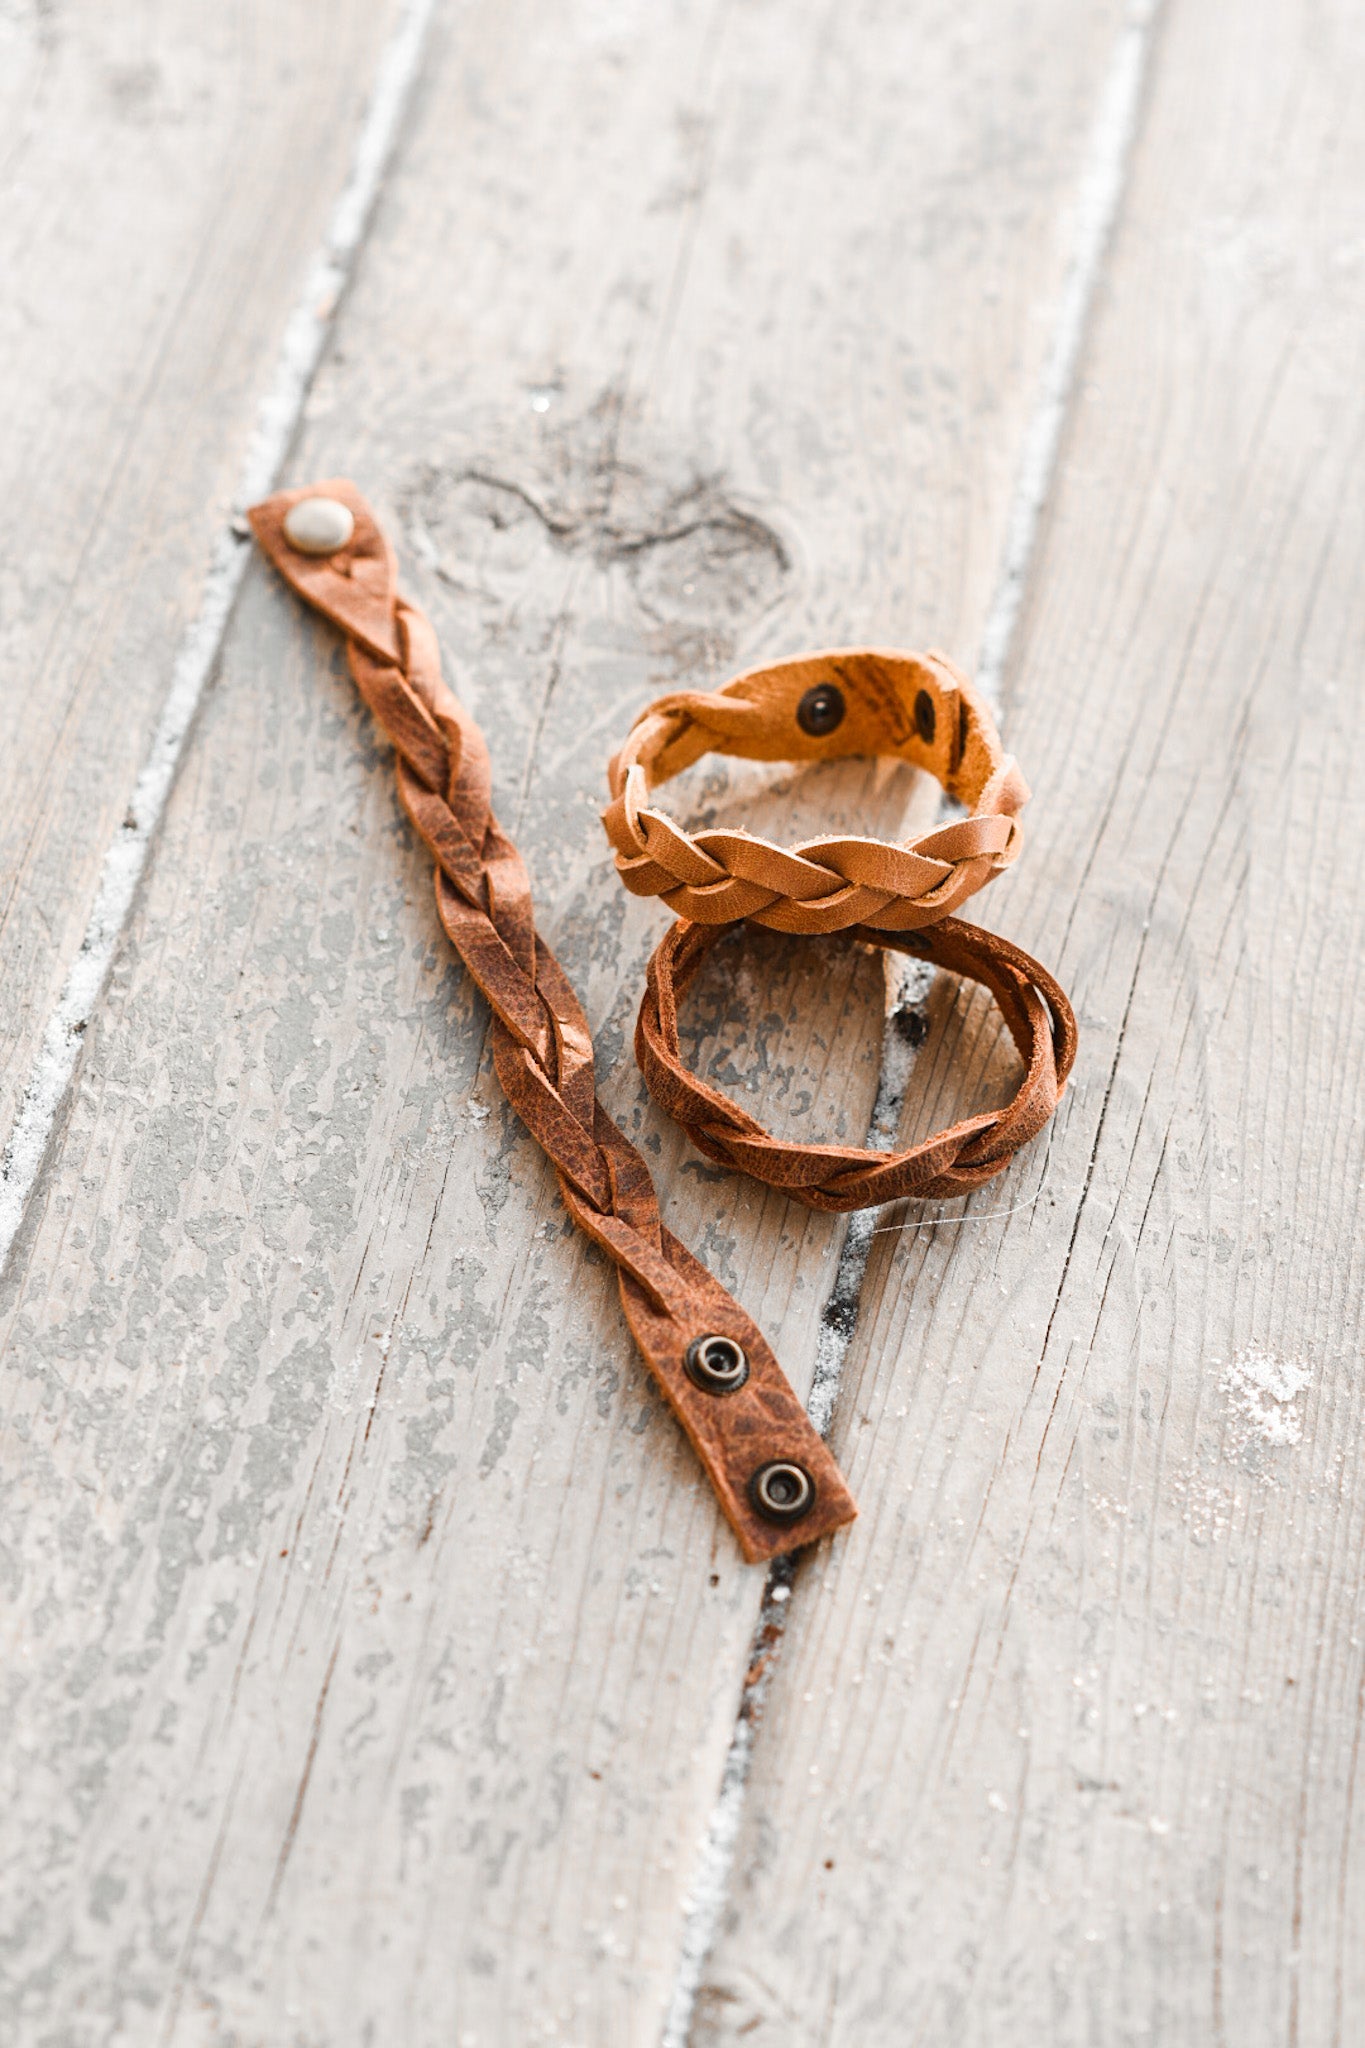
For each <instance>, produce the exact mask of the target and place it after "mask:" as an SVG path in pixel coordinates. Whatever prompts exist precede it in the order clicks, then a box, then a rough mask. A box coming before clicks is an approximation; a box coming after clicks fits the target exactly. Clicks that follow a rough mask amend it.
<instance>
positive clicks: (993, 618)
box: [660, 0, 1161, 2048]
mask: <svg viewBox="0 0 1365 2048" xmlns="http://www.w3.org/2000/svg"><path fill="white" fill-rule="evenodd" d="M1160 11H1161V0H1135V4H1134V5H1132V6H1131V7H1130V8H1129V10H1128V14H1127V19H1126V20H1125V23H1124V26H1123V28H1122V29H1121V30H1120V32H1119V37H1118V41H1117V43H1116V45H1115V48H1114V51H1113V54H1112V56H1111V57H1110V60H1109V64H1108V68H1107V70H1106V72H1105V76H1104V82H1103V84H1102V86H1101V90H1100V97H1099V101H1098V104H1097V106H1096V111H1095V116H1094V120H1093V121H1092V124H1091V129H1090V136H1089V140H1088V143H1087V146H1086V150H1085V154H1084V157H1083V160H1082V169H1081V177H1080V182H1079V185H1078V187H1077V191H1076V198H1075V203H1074V211H1073V221H1074V228H1073V234H1072V246H1071V251H1070V256H1069V259H1068V262H1067V266H1066V270H1065V273H1064V275H1063V281H1062V288H1061V292H1060V294H1059V296H1058V300H1057V310H1056V314H1055V316H1054V321H1053V331H1052V342H1051V346H1050V348H1049V350H1048V354H1047V359H1046V362H1045V365H1044V368H1043V372H1042V376H1041V379H1040V382H1039V387H1038V394H1037V397H1036V399H1035V402H1034V406H1033V410H1032V412H1031V414H1030V416H1029V419H1028V422H1027V425H1026V427H1025V430H1024V437H1023V441H1022V444H1021V447H1020V454H1019V466H1018V470H1017V473H1016V477H1015V486H1014V491H1013V493H1012V496H1011V500H1010V507H1009V513H1008V517H1007V520H1006V525H1005V542H1004V549H1003V553H1002V556H1001V562H1000V568H999V572H998V574H997V578H996V584H995V590H994V593H993V595H992V599H991V603H990V607H989V609H988V611H987V614H986V621H985V625H984V626H983V628H982V634H981V648H980V654H979V658H978V662H977V667H976V681H977V686H978V688H979V689H980V690H981V691H982V694H983V695H984V696H985V698H986V701H987V703H988V704H989V705H990V706H991V708H992V710H993V711H994V712H995V713H996V715H997V717H998V716H999V714H1000V705H1001V696H1002V688H1003V683H1004V677H1005V670H1006V667H1007V664H1008V662H1009V658H1010V654H1011V650H1012V648H1013V644H1014V638H1015V634H1016V631H1017V629H1018V623H1019V616H1020V612H1021V610H1022V607H1023V602H1024V595H1025V592H1026V590H1027V587H1028V581H1029V576H1030V572H1031V570H1032V567H1033V561H1034V557H1035V555H1036V553H1037V547H1038V538H1039V535H1040V533H1041V530H1042V525H1043V518H1044V515H1045V512H1046V509H1047V503H1048V499H1049V497H1050V495H1051V492H1052V487H1053V484H1054V481H1055V478H1056V473H1057V463H1058V457H1059V455H1060V452H1061V444H1062V436H1063V433H1064V431H1065V428H1066V422H1067V418H1068V415H1069V412H1070V409H1071V404H1072V400H1073V397H1074V393H1075V386H1076V378H1077V373H1078V371H1079V368H1080V362H1081V355H1082V351H1083V349H1084V346H1085V341H1086V335H1087V332H1088V329H1089V324H1090V312H1091V308H1092V306H1093V304H1094V298H1095V292H1096V288H1097V286H1098V283H1099V279H1100V274H1101V271H1102V270H1103V267H1104V262H1105V258H1106V254H1107V252H1108V248H1109V243H1110V239H1111V236H1112V234H1113V230H1114V224H1115V221H1116V220H1117V218H1118V213H1119V208H1120V206H1121V205H1122V202H1123V197H1124V193H1125V191H1126V189H1127V184H1128V177H1129V171H1130V167H1131V164H1132V157H1133V147H1134V143H1135V141H1136V138H1137V131H1138V123H1139V117H1140V113H1141V108H1142V101H1143V92H1144V85H1145V81H1146V76H1147V70H1148V66H1149V61H1150V56H1151V49H1152V44H1153V40H1154V35H1155V29H1156V25H1157V21H1158V19H1159V16H1160ZM907 967H908V972H907V973H905V974H904V975H903V976H901V975H894V976H893V975H888V979H887V1018H886V1028H885V1031H884V1033H883V1038H882V1071H881V1078H880V1080H879V1082H878V1086H877V1095H876V1100H875V1102H874V1104H873V1108H872V1117H871V1122H870V1127H869V1130H868V1139H867V1142H868V1147H869V1149H870V1150H873V1151H890V1150H891V1149H892V1148H893V1147H894V1145H895V1142H896V1137H897V1133H898V1131H899V1128H900V1121H901V1115H902V1112H903V1110H904V1106H905V1096H906V1091H907V1088H908V1085H909V1081H910V1074H911V1070H912V1069H913V1067H914V1063H915V1049H914V1047H913V1045H912V1043H911V1038H912V1036H914V1035H919V1036H922V1034H913V1033H912V1032H911V1031H909V1030H907V1029H906V1026H907V1024H908V1023H909V1022H910V1020H911V1019H912V1018H913V1017H915V1016H916V1015H918V1016H920V1017H923V1016H924V1003H925V1000H926V997H927V994H928V987H929V982H930V980H931V978H932V977H931V974H930V972H929V970H927V969H925V968H924V967H923V965H922V963H915V962H910V963H907ZM926 1021H927V1020H926ZM880 1213H881V1211H879V1210H875V1209H873V1210H859V1211H856V1212H855V1213H854V1214H853V1215H852V1217H851V1218H850V1219H849V1226H848V1230H847V1232H846V1233H845V1237H844V1242H843V1246H842V1248H841V1250H840V1253H839V1262H838V1266H837V1267H836V1270H835V1275H834V1285H833V1287H832V1289H831V1291H830V1296H829V1299H828V1301H827V1302H826V1304H825V1308H824V1311H823V1313H822V1317H821V1328H820V1341H819V1347H818V1350H817V1354H816V1363H815V1373H814V1377H813V1379H812V1382H811V1391H810V1398H809V1400H808V1402H807V1408H808V1410H809V1413H810V1417H811V1420H812V1421H813V1422H814V1423H815V1426H816V1428H817V1429H818V1430H819V1431H820V1433H821V1435H822V1436H824V1435H827V1434H828V1431H829V1428H830V1425H831V1423H832V1422H833V1419H834V1407H835V1402H836V1400H837V1398H838V1394H839V1387H840V1382H841V1380H842V1377H843V1370H844V1363H845V1360H846V1358H847V1356H848V1351H849V1346H850V1344H851V1343H852V1340H853V1334H854V1331H855V1330H856V1328H857V1323H858V1313H859V1308H860V1306H861V1300H862V1291H863V1283H864V1281H865V1279H866V1276H867V1263H868V1258H869V1255H870V1253H871V1249H872V1240H873V1238H874V1237H875V1236H876V1235H877V1234H878V1232H877V1228H876V1224H877V1217H878V1215H879V1214H880ZM794 1584H795V1570H794V1566H793V1562H792V1560H791V1559H790V1558H781V1559H778V1560H777V1562H776V1563H775V1564H774V1565H773V1567H772V1568H771V1570H770V1571H769V1574H768V1579H767V1582H766V1585H765V1588H764V1595H763V1603H762V1606H761V1608H760V1611H759V1618H758V1624H757V1627H756V1630H755V1633H754V1638H753V1645H752V1649H751V1652H750V1660H749V1674H750V1675H749V1676H748V1677H746V1681H745V1689H744V1692H743V1694H742V1696H741V1699H740V1705H739V1711H738V1714H737V1716H736V1720H735V1727H734V1733H733V1735H732V1737H731V1741H730V1747H729V1751H728V1753H727V1755H726V1759H725V1764H724V1767H723V1770H722V1772H721V1782H720V1789H719V1792H718V1794H717V1797H716V1802H715V1805H714V1806H713V1808H712V1810H711V1814H710V1816H709V1818H708V1821H707V1825H706V1829H705V1832H704V1834H703V1837H702V1842H701V1847H700V1851H699V1854H698V1858H697V1864H696V1867H695V1871H694V1874H693V1879H692V1883H691V1885H690V1887H689V1890H688V1894H687V1897H686V1900H685V1903H684V1920H683V1931H682V1939H681V1942H680V1945H679V1959H678V1969H677V1974H676V1977H675V1979H674V1984H673V1992H672V1996H671V1998H670V2000H669V2005H668V2010H667V2013H666V2015H665V2019H664V2027H663V2034H662V2036H661V2041H660V2048H688V2044H689V2041H690V2038H691V2033H692V2020H693V2015H694V2013H695V2010H696V2002H697V1995H698V1993H699V1992H700V1990H701V1982H702V1976H703V1973H704V1971H705V1968H706V1963H707V1959H708V1957H709V1956H710V1954H711V1950H712V1948H713V1946H714V1943H715V1938H716V1935H717V1933H718V1932H719V1929H720V1923H721V1918H722V1915H723V1914H724V1912H725V1909H726V1906H727V1905H728V1903H729V1898H730V1884H731V1876H732V1873H733V1868H734V1858H735V1851H736V1848H737V1845H738V1841H739V1831H740V1825H741V1822H742V1819H743V1814H744V1804H745V1799H746V1795H747V1791H748V1780H749V1770H750V1765H751V1763H752V1760H753V1753H754V1742H755V1728H756V1723H757V1719H758V1716H759V1714H760V1712H761V1709H762V1700H763V1693H764V1692H765V1690H766V1688H767V1685H768V1682H769V1681H770V1679H771V1675H772V1669H773V1665H774V1662H775V1660H776V1657H777V1655H778V1654H779V1652H780V1648H781V1641H782V1636H783V1633H784V1631H785V1628H786V1624H787V1622H788V1620H789V1617H790V1611H791V1610H790V1599H791V1595H792V1591H793V1589H794ZM755 1673H759V1674H761V1675H760V1676H758V1677H757V1678H755V1677H754V1674H755Z"/></svg>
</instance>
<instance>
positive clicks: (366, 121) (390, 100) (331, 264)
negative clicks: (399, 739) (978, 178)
mask: <svg viewBox="0 0 1365 2048" xmlns="http://www.w3.org/2000/svg"><path fill="white" fill-rule="evenodd" d="M434 9H435V0H405V4H404V6H403V8H402V10H401V12H400V14H399V18H398V21H397V23H396V25H395V27H394V29H393V32H392V34H391V35H390V37H389V39H388V41H387V43H386V44H385V45H384V48H383V50H382V51H381V53H380V58H379V63H378V66H377V67H376V71H375V77H374V84H373V87H372V89H371V92H370V98H369V103H368V105H367V107H366V110H365V114H364V118H363V120H362V122H361V125H360V129H359V132H358V134H357V137H356V143H355V149H354V151H353V154H352V157H351V163H350V168H349V170H348V172H347V175H346V181H345V183H344V184H343V186H342V188H341V192H340V194H339V195H338V198H337V201H336V204H335V206H334V207H333V209H332V214H331V218H330V220H329V221H328V224H327V227H326V229H325V230H324V233H323V236H322V240H321V242H320V243H319V245H318V247H317V250H316V251H315V253H314V255H313V257H312V259H311V261H310V262H309V264H308V268H307V270H306V272H305V274H304V280H303V287H302V290H301V291H300V293H299V296H298V298H297V300H296V301H295V303H294V307H293V310H292V312H291V313H290V315H289V318H288V320H287V322H286V323H285V329H284V334H283V337H282V339H281V342H280V348H279V353H278V355H277V357H276V359H275V364H274V368H273V370H272V372H271V376H270V381H269V383H268V384H267V386H266V389H265V391H264V393H263V395H262V397H261V400H260V403H259V405H258V407H257V411H256V418H255V422H254V424H253V427H252V432H251V438H250V440H249V441H248V443H247V449H246V455H245V458H244V460H243V464H242V470H241V474H240V475H239V477H238V480H237V488H236V492H235V494H234V500H233V509H234V514H235V513H237V512H239V511H240V510H241V508H242V507H244V506H246V505H250V504H253V503H254V502H255V501H256V499H258V498H263V497H265V496H266V494H267V493H268V492H269V491H270V490H271V489H272V488H273V486H274V484H275V480H276V477H277V475H278V473H279V470H280V468H281V466H282V464H283V463H284V460H285V458H286V456H287V455H288V453H289V450H290V447H291V446H292V444H293V440H294V436H295V434H296V432H297V429H298V426H299V422H300V420H301V418H302V415H303V408H304V405H305V403H306V401H307V398H308V394H309V391H310V390H311V388H312V383H313V378H314V375H315V374H316V371H317V367H318V364H319V362H320V361H321V359H322V353H323V350H324V348H325V347H326V345H327V342H328V339H329V338H330V335H331V332H332V327H333V324H334V322H335V319H336V314H337V308H338V306H339V304H340V302H341V298H342V295H343V294H344V292H345V290H346V287H347V285H348V284H349V283H350V280H351V277H352V274H353V272H354V270H355V265H356V261H357V258H358V257H359V254H360V251H361V249H362V247H363V245H364V241H365V236H366V233H367V230H368V228H369V225H370V222H371V219H372V218H373V214H374V208H375V202H376V200H377V199H378V196H379V192H380V188H381V186H382V184H383V181H384V175H385V172H386V171H387V169H388V166H389V162H390V159H391V157H392V155H393V150H394V145H395V142H396V139H397V136H398V132H399V128H400V125H401V123H402V120H403V116H404V114H405V112H406V110H407V107H408V104H409V102H410V100H411V98H412V94H413V91H414V89H415V86H416V83H417V79H418V76H419V74H420V70H421V59H422V50H423V47H424V44H425V42H426V35H427V30H428V27H429V25H430V22H431V17H432V14H433V12H434ZM250 556H251V548H250V546H249V545H248V538H247V537H246V536H245V535H244V534H243V533H241V532H240V531H239V529H238V523H237V521H236V519H235V518H234V520H233V521H231V522H230V523H229V524H228V525H227V526H225V527H224V529H223V530H222V532H221V533H220V534H219V536H218V539H217V541H216V542H215V543H214V547H213V550H212V553H211V555H210V557H209V564H208V568H207V571H206V573H205V577H204V584H203V590H202V593H201V596H200V602H199V609H198V611H197V613H196V614H195V617H194V618H193V620H192V621H191V623H190V625H189V626H188V627H187V629H186V631H185V633H184V635H183V637H182V639H181V641H180V645H179V647H178V648H177V650H176V655H175V661H174V664H173V667H172V670H171V680H170V685H169V688H168V690H167V693H166V697H165V701H164V702H163V704H162V707H161V715H160V717H159V719H158V721H157V725H156V730H155V732H154V733H153V735H152V741H151V745H150V747H149V749H148V752H147V757H146V759H145V761H144V762H143V765H142V768H141V770H140V772H139V774H138V778H137V781H136V783H135V784H134V787H133V794H132V799H131V802H130V803H129V805H128V808H127V812H126V814H125V817H124V820H123V823H122V825H121V826H120V828H119V830H118V831H117V832H116V833H115V834H114V837H113V839H112V840H111V841H110V844H109V846H108V848H107V850H106V852H105V856H104V859H103V861H102V862H101V864H100V870H99V877H98V880H97V883H96V888H95V897H94V903H93V906H92V908H91V912H90V918H89V922H88V923H87V925H86V928H85V932H84V935H83V937H82V939H81V944H80V948H79V951H78V952H77V954H76V957H75V959H74V961H73V962H72V964H71V967H70V969H69V970H68V973H67V977H66V981H65V983H64V985H63V987H62V991H61V994H60V996H59V997H58V999H57V1004H56V1007H55V1008H54V1010H53V1011H52V1014H51V1016H50V1017H49V1018H48V1021H47V1025H46V1027H45V1029H44V1032H43V1037H42V1042H41V1044H40V1046H39V1049H38V1053H37V1056H36V1058H35V1060H34V1063H33V1067H32V1070H31V1072H30V1074H29V1077H28V1080H27V1082H26V1084H25V1086H24V1090H23V1093H22V1095H21V1097H20V1103H19V1110H18V1114H17V1115H16V1117H15V1120H14V1125H13V1128H12V1130H11V1132H10V1138H9V1143H8V1145H7V1147H6V1149H5V1153H4V1157H3V1159H0V1274H3V1272H4V1270H5V1267H6V1265H7V1264H8V1262H9V1258H10V1254H11V1252H12V1251H13V1249H14V1245H15V1241H16V1239H17V1238H18V1236H19V1233H20V1231H21V1230H22V1228H23V1224H24V1218H25V1215H26V1214H27V1211H28V1205H29V1202H30V1200H31V1199H32V1196H33V1193H34V1190H35V1188H36V1187H37V1185H38V1179H39V1175H40V1174H41V1172H42V1167H43V1162H44V1160H45V1159H46V1157H47V1154H48V1148H49V1146H50V1145H51V1143H52V1139H53V1135H54V1132H55V1130H56V1127H57V1123H58V1120H59V1118H60V1116H61V1112H62V1106H63V1104H64V1103H65V1101H66V1099H67V1094H68V1091H69V1089H70V1087H71V1083H72V1080H73V1077H74V1075H75V1072H76V1065H77V1061H78V1059H79V1056H80V1049H81V1043H82V1037H83V1034H84V1032H85V1030H86V1028H87V1026H88V1025H89V1023H90V1021H91V1019H92V1018H93V1016H94V1014H95V1010H96V1006H97V1005H98V1003H99V1001H100V998H101V996H102V994H103V992H104V989H105V986H106V984H107V982H108V979H109V973H110V970H111V968H112V966H113V964H114V960H115V957H116V955H117V952H118V948H119V943H120V941H121V939H122V936H123V932H124V929H125V927H126V925H127V923H128V919H129V916H130V914H131V912H132V908H133V904H134V902H135V900H136V897H137V893H138V889H139V886H140V884H141V882H142V878H143V876H144V874H145V873H146V871H147V863H148V859H149V857H150V853H151V848H152V845H153V843H154V841H155V838H156V835H157V832H158V829H159V827H160V824H161V820H162V818H163V817H164V816H165V813H166V807H167V804H168V803H169V801H170V795H171V790H172V788H173V787H174V784H175V777H176V772H177V770H178V768H179V766H180V761H181V758H182V756H183V754H184V751H185V745H186V742H187V740H188V738H189V734H190V730H191V728H192V726H193V723H194V718H195V713H196V712H197V711H198V708H199V704H200V702H201V700H202V698H203V694H204V690H205V687H206V685H207V683H208V679H209V677H210V675H211V674H212V673H213V669H214V666H215V664H216V662H217V660H218V655H219V652H220V650H221V648H222V644H223V639H224V635H225V634H226V631H227V625H228V620H229V618H230V616H231V613H232V607H233V605H234V603H235V601H236V597H237V592H238V590H239V589H240V587H241V583H242V578H243V576H244V575H245V573H246V565H247V562H248V560H249V559H250Z"/></svg>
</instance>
